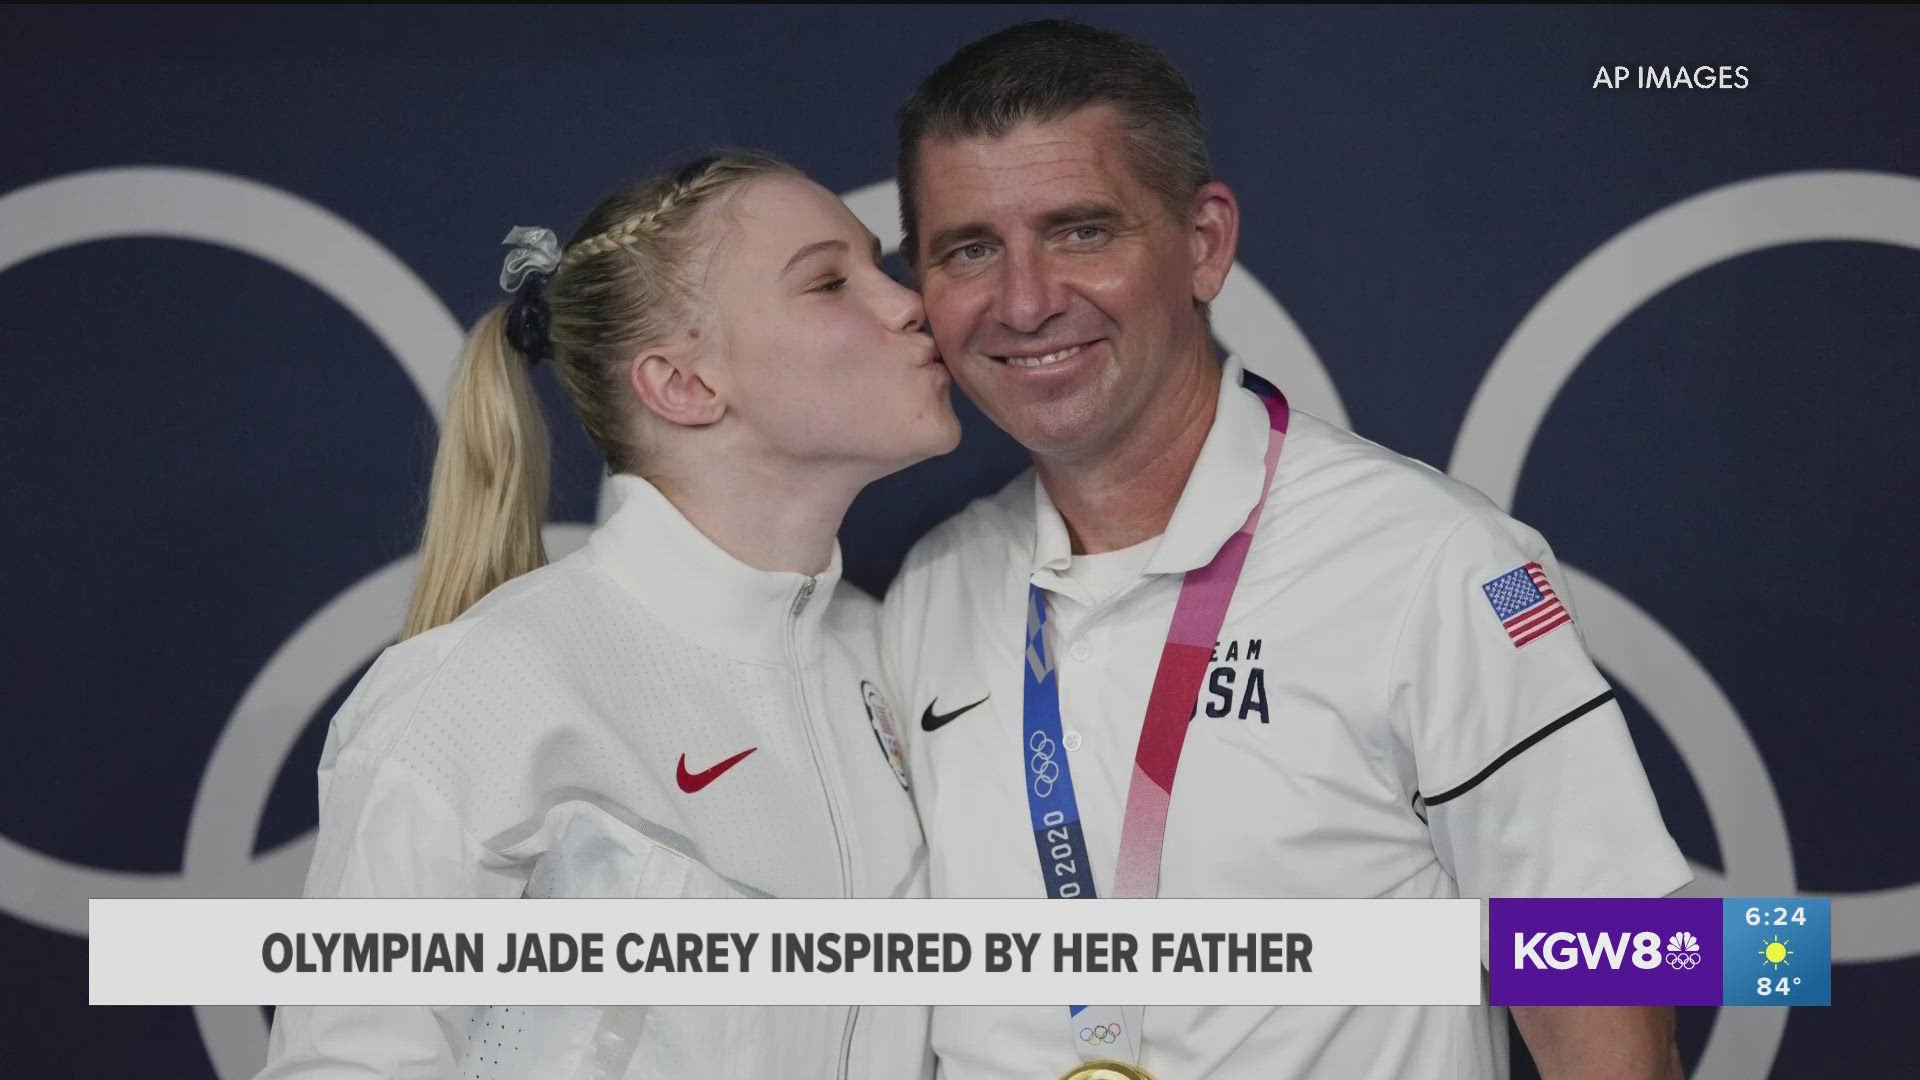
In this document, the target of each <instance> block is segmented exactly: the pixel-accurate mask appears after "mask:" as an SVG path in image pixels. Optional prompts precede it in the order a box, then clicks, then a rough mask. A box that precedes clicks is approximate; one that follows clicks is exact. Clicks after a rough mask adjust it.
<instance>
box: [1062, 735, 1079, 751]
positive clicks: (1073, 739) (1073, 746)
mask: <svg viewBox="0 0 1920 1080" xmlns="http://www.w3.org/2000/svg"><path fill="white" fill-rule="evenodd" d="M1060 741H1061V742H1063V743H1065V744H1066V747H1067V749H1069V750H1078V749H1080V733H1079V732H1077V731H1069V732H1067V734H1066V737H1065V738H1063V739H1061V740H1060Z"/></svg>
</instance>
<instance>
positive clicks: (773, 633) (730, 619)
mask: <svg viewBox="0 0 1920 1080" xmlns="http://www.w3.org/2000/svg"><path fill="white" fill-rule="evenodd" d="M613 490H614V494H615V497H616V498H617V500H618V509H616V510H615V511H614V512H613V516H612V517H609V518H608V519H607V521H606V524H604V525H601V526H600V527H599V528H597V529H595V530H594V531H593V535H592V536H590V537H588V539H587V548H588V551H589V552H590V554H591V556H592V558H593V560H594V562H595V563H597V564H599V566H600V567H601V568H602V569H604V570H605V571H606V572H607V573H608V574H609V575H610V576H612V578H613V579H614V580H615V581H616V582H618V583H619V584H620V586H621V587H622V588H624V589H625V590H626V591H627V592H629V593H631V594H632V595H633V597H634V598H635V599H636V600H638V601H640V604H641V605H642V606H643V607H645V608H646V609H647V610H648V611H649V612H651V613H652V614H653V615H654V616H655V617H657V618H658V619H660V621H661V622H664V623H666V624H667V626H668V627H669V628H671V629H672V630H674V631H675V632H676V633H678V634H680V635H681V636H682V637H685V638H687V639H688V640H690V641H692V642H694V643H695V644H697V645H700V646H701V647H703V648H705V649H708V650H709V651H712V652H716V653H719V654H721V655H723V656H727V657H731V658H733V659H736V660H745V661H749V662H751V663H757V664H762V665H766V666H770V667H786V666H788V665H789V664H790V663H791V662H792V658H791V657H790V655H789V651H788V640H789V635H790V634H791V635H792V638H793V640H794V641H795V642H796V643H797V645H798V647H800V648H802V649H806V650H811V649H812V648H813V647H814V646H813V643H814V642H816V641H817V640H818V638H817V633H816V631H817V629H818V627H819V624H820V619H821V616H822V614H823V613H824V612H825V611H826V608H827V598H828V597H829V596H830V595H831V594H832V592H833V589H834V586H835V585H836V584H838V582H839V580H840V544H839V542H838V541H835V542H834V545H833V558H832V560H831V561H830V562H829V563H828V565H827V569H826V570H825V571H824V572H822V573H819V574H816V575H812V576H808V575H806V574H800V573H793V572H788V571H775V570H758V569H755V568H754V567H751V566H748V565H747V564H746V563H743V562H741V561H740V560H738V559H736V558H734V557H733V556H732V555H729V554H727V553H726V552H725V551H723V550H721V548H720V546H719V545H717V544H715V543H714V542H713V541H712V540H709V539H707V536H706V534H705V533H703V532H701V531H700V530H699V529H698V528H695V527H694V524H693V523H692V522H690V521H688V520H687V519H686V517H685V515H683V514H681V513H680V510H679V508H678V507H676V506H674V505H673V503H671V502H669V501H668V500H667V497H666V496H665V495H663V494H661V492H660V489H659V488H656V487H654V486H653V485H652V484H650V483H648V482H647V481H645V480H643V479H641V478H640V477H637V476H629V475H627V474H625V473H621V474H619V475H616V476H615V477H613Z"/></svg>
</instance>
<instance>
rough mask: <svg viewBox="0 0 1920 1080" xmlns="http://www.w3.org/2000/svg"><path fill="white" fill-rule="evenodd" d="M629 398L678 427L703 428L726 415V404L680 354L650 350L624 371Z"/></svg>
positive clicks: (697, 366)
mask: <svg viewBox="0 0 1920 1080" xmlns="http://www.w3.org/2000/svg"><path fill="white" fill-rule="evenodd" d="M627 381H628V383H629V385H630V386H631V387H632V389H633V396H634V397H636V398H638V399H640V403H641V404H642V405H645V406H646V407H647V409H648V410H649V411H650V412H652V413H653V414H654V415H656V416H658V417H660V418H661V419H663V420H667V421H670V422H672V423H675V424H679V425H681V426H682V427H705V426H706V425H708V424H712V423H715V422H717V421H718V420H719V419H720V418H721V417H722V416H725V415H726V412H727V403H726V401H724V400H723V399H722V398H721V396H720V393H719V392H718V391H717V390H715V389H714V387H713V386H712V385H710V384H709V383H708V382H707V380H706V379H705V378H704V377H703V375H702V365H700V364H698V363H696V362H695V358H694V356H692V355H690V354H689V353H684V352H670V351H667V350H663V349H650V350H648V351H646V352H643V353H641V354H640V355H639V356H637V357H634V360H633V363H632V364H631V365H629V366H628V368H627Z"/></svg>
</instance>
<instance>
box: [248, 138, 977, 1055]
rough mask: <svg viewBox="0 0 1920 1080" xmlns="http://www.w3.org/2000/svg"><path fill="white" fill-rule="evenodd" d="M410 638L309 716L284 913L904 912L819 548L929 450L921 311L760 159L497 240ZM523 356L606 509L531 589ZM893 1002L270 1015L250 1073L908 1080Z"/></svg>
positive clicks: (448, 428)
mask: <svg viewBox="0 0 1920 1080" xmlns="http://www.w3.org/2000/svg"><path fill="white" fill-rule="evenodd" d="M509 241H510V242H513V241H518V242H519V246H518V247H516V248H515V250H514V252H513V253H512V254H511V255H510V256H509V257H508V263H507V269H506V272H504V273H503V275H502V285H503V286H505V287H507V288H508V289H509V290H510V291H512V292H513V293H514V299H513V300H512V302H511V303H508V304H503V305H502V306H501V307H499V308H497V309H495V310H494V311H492V312H490V313H489V314H487V315H486V316H485V317H484V318H482V319H481V320H480V322H479V324H478V325H477V326H476V327H475V328H474V330H473V334H472V336H471V338H470V340H469V341H468V344H467V348H466V353H465V356H464V357H463V359H462V362H461V365H460V372H459V374H458V376H457V381H456V383H455V386H454V394H453V401H452V403H451V404H450V406H449V408H448V415H447V418H446V424H445V426H444V428H443V430H442V432H441V441H440V450H439V455H438V458H437V459H436V461H435V463H434V477H433V493H432V497H431V501H430V505H429V509H428V516H427V526H426V537H425V541H424V545H423V554H422V568H421V572H420V579H419V583H418V586H417V589H416V592H415V595H414V600H413V607H412V610H411V612H410V614H409V617H408V624H407V635H408V636H407V637H406V639H405V640H403V641H402V642H401V643H399V644H397V645H395V646H393V647H392V648H390V649H388V650H387V651H386V652H385V653H383V654H382V655H381V657H380V659H379V660H378V661H377V662H376V663H375V664H374V666H373V668H372V669H371V670H370V671H369V672H368V673H367V676H366V678H364V679H363V680H362V681H361V683H360V685H359V686H358V687H357V688H356V689H355V691H354V693H353V695H352V696H351V697H350V698H349V699H348V700H347V702H346V704H345V705H344V706H343V707H342V708H341V711H340V713H339V715H338V716H337V717H335V719H334V722H333V726H332V729H331V730H330V731H329V733H328V737H327V744H326V749H325V751H324V753H323V756H322V758H321V763H320V803H321V811H320V839H319V846H318V849H317V850H316V852H315V854H314V861H313V867H312V869H311V871H310V872H309V876H308V879H307V887H306V893H307V895H308V896H367V897H401V896H433V897H518V896H532V897H715V898H720V897H764V896H878V897H887V896H908V895H924V891H925V884H924V869H923V868H924V865H925V860H924V850H923V848H922V846H921V843H922V842H921V837H920V829H919V825H918V824H917V822H916V819H915V817H914V814H913V808H912V807H911V805H910V804H909V802H908V799H907V794H906V791H905V773H904V768H903V762H902V759H901V758H900V756H899V754H900V751H899V742H898V737H897V735H896V732H895V728H894V721H893V719H892V717H891V715H890V713H889V711H888V706H887V702H886V700H885V698H884V697H883V696H882V694H881V692H880V690H879V687H880V686H881V685H882V683H881V679H880V675H879V663H878V659H877V653H876V649H875V643H874V634H875V621H876V619H875V615H876V612H875V605H874V604H873V602H872V601H870V600H868V599H867V598H866V597H865V596H863V595H860V594H859V593H858V592H856V591H854V590H853V589H852V588H851V587H849V586H845V585H843V584H842V583H841V582H840V554H839V547H838V545H837V543H836V542H835V539H834V534H835V532H836V530H837V529H838V528H839V525H840V521H841V519H842V518H843V516H844V515H845V513H846V510H847V506H848V504H849V503H850V502H851V501H852V500H853V497H854V495H855V494H856V493H857V492H858V491H859V490H860V489H861V488H862V487H863V486H864V485H866V484H867V483H868V482H870V481H872V480H874V479H877V478H879V477H881V476H883V475H885V474H887V473H890V472H893V471H895V470H897V469H900V468H902V467H904V466H906V465H909V464H911V463H913V462H915V461H919V460H921V459H923V458H926V457H930V456H933V455H935V454H941V453H945V452H946V451H948V450H951V449H952V448H953V446H954V444H955V443H956V442H957V441H958V438H959V425H958V422H957V421H956V420H955V418H954V415H953V410H952V406H951V403H950V401H949V395H948V378H947V374H946V371H945V369H944V368H943V366H942V365H941V364H940V362H939V360H938V357H937V356H936V354H935V351H934V346H933V342H932V339H931V338H929V337H928V335H927V334H926V332H925V331H924V329H923V328H922V325H921V320H922V315H923V313H922V310H921V306H920V299H919V297H918V296H916V295H915V294H914V293H913V292H911V291H909V290H908V289H905V288H902V287H901V286H900V285H898V284H896V283H895V282H893V281H892V280H891V279H889V278H888V276H887V275H886V274H885V273H884V272H883V271H882V270H881V269H880V267H879V265H878V260H877V257H876V256H877V245H876V244H875V241H874V239H873V237H872V236H871V235H870V234H869V233H868V232H867V231H866V229H865V228H863V227H862V226H861V225H860V223H859V222H858V221H857V220H856V219H855V218H854V217H853V215H852V214H851V213H850V212H848V210H847V208H846V207H845V206H844V205H842V204H841V202H840V201H839V200H838V199H837V198H835V197H834V196H833V194H832V193H831V192H829V191H827V190H826V189H825V188H822V187H820V186H819V185H818V184H815V183H813V182H811V181H809V180H808V179H806V178H805V177H804V176H802V175H800V174H799V173H798V172H796V171H795V170H794V169H792V168H791V167H790V166H787V165H785V164H782V163H781V162H779V161H777V160H775V159H773V158H769V157H765V156H762V155H759V154H751V153H729V154H725V155H720V156H714V157H709V158H706V159H703V160H701V161H698V162H695V163H694V164H692V165H690V166H688V167H687V168H685V169H682V170H680V171H678V172H675V173H673V174H671V175H667V176H663V177H659V178H655V179H653V180H649V181H645V182H642V183H638V184H635V185H632V186H630V187H628V188H626V189H625V190H623V191H621V192H620V193H618V194H616V195H615V196H613V197H612V198H610V199H608V200H607V201H606V202H605V203H603V204H602V205H601V206H600V207H599V208H598V209H596V210H595V211H594V212H593V213H592V214H591V215H589V216H588V218H587V220H586V222H585V223H584V224H583V225H582V226H581V227H580V229H579V231H578V232H577V233H576V234H575V237H574V239H573V241H572V242H571V243H569V244H568V245H567V246H566V247H565V249H564V250H561V249H560V248H559V246H558V244H557V242H556V241H555V239H554V237H553V236H552V234H551V233H546V232H544V230H528V229H517V230H515V231H514V233H513V234H512V235H511V236H510V237H509ZM543 362H550V363H551V364H552V365H553V367H554V369H555V371H556V373H557V374H558V376H559V378H560V381H561V382H562V383H563V384H564V385H565V387H566V389H567V392H568V394H569V396H570V397H571V399H572V402H573V405H574V408H575V409H576V411H577V412H578V413H579V415H580V419H581V421H582V422H583V423H584V424H585V426H586V430H587V433H588V434H589V435H590V436H591V437H592V439H593V441H594V443H595V445H596V446H598V448H599V449H600V451H601V452H602V453H603V454H604V455H605V456H606V460H607V466H608V469H609V470H610V471H611V472H612V473H613V485H614V487H615V488H616V490H617V491H618V493H619V495H620V497H621V502H620V504H619V508H618V510H617V511H616V512H615V513H614V514H613V516H612V518H611V519H610V520H608V522H607V523H606V524H605V525H604V526H602V527H601V528H599V529H597V530H596V531H595V532H594V533H593V535H592V537H591V538H590V540H589V541H588V542H587V544H586V547H585V548H584V549H582V550H581V551H579V552H577V553H575V554H573V555H570V556H568V557H566V558H564V559H561V560H560V561H559V562H556V563H554V564H552V565H548V566H543V565H541V564H542V563H544V562H545V555H544V552H543V550H542V547H541V541H540V525H541V517H542V514H541V511H542V507H543V505H544V503H545V501H546V493H547V475H546V474H547V436H546V432H545V429H544V427H543V426H542V424H541V421H540V412H539V407H538V404H537V402H536V400H535V398H534V396H533V393H532V390H531V387H530V384H529V381H528V368H529V367H530V366H531V365H534V364H539V363H543ZM927 1067H928V1059H927V1054H926V1017H925V1010H923V1009H915V1008H903V1009H844V1008H805V1009H801V1008H781V1009H738V1008H694V1007H653V1008H648V1009H639V1008H628V1009H598V1008H580V1007H568V1008H552V1009H506V1008H492V1009H476V1008H435V1009H426V1008H416V1009H402V1008H332V1007H327V1008H320V1007H287V1008H283V1009H281V1010H280V1011H279V1012H278V1014H277V1016H276V1017H275V1021H274V1026H273V1038H272V1045H271V1051H270V1059H269V1064H268V1066H267V1068H266V1071H265V1072H264V1073H262V1074H261V1075H262V1077H263V1078H274V1080H278V1078H288V1077H322V1076H325V1077H342V1078H344V1077H348V1076H352V1077H367V1076H376V1075H377V1076H405V1077H435V1078H438V1077H446V1078H449V1080H451V1078H454V1077H502V1078H505V1077H528V1078H532V1077H539V1078H543V1080H545V1078H550V1077H561V1078H564V1077H595V1078H608V1080H613V1078H619V1077H630V1078H639V1077H672V1078H707V1077H716V1078H726V1077H742V1078H747V1077H754V1078H758V1077H770V1076H778V1077H782V1078H795V1080H813V1078H820V1080H834V1078H846V1077H875V1078H879V1077H885V1078H888V1080H895V1078H900V1077H919V1076H922V1075H925V1073H926V1071H927Z"/></svg>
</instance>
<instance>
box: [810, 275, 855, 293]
mask: <svg viewBox="0 0 1920 1080" xmlns="http://www.w3.org/2000/svg"><path fill="white" fill-rule="evenodd" d="M846 283H847V279H846V278H843V277H837V278H828V279H827V280H825V281H823V282H821V283H820V284H818V285H815V286H814V287H813V291H814V292H839V291H840V288H841V286H843V285H845V284H846Z"/></svg>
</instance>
